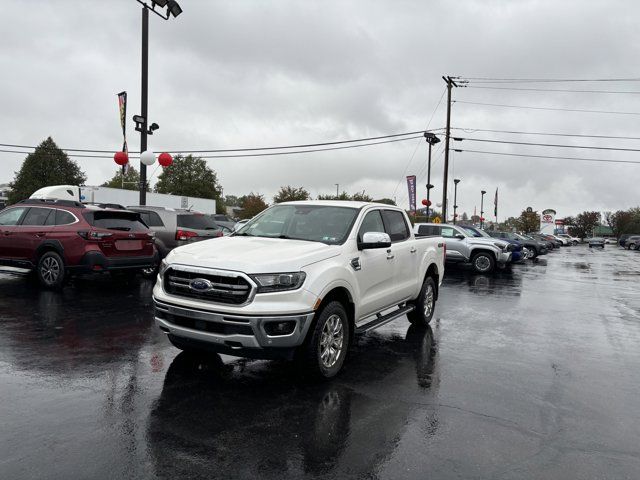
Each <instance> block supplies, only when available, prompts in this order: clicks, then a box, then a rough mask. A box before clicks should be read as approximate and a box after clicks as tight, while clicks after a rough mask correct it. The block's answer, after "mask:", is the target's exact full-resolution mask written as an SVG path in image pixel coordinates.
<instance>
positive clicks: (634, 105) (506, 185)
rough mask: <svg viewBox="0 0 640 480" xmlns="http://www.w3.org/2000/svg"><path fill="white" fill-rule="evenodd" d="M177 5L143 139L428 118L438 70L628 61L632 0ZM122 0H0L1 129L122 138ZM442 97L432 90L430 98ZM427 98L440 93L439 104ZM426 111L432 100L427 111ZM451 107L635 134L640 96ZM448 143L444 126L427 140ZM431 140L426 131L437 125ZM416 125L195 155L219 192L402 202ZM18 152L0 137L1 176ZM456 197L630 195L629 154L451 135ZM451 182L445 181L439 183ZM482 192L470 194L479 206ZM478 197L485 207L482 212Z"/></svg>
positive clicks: (591, 73) (189, 143)
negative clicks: (298, 149)
mask: <svg viewBox="0 0 640 480" xmlns="http://www.w3.org/2000/svg"><path fill="white" fill-rule="evenodd" d="M180 3H181V5H182V8H183V9H184V13H183V14H182V15H181V16H180V17H178V18H177V19H172V20H171V21H168V22H165V21H164V20H162V19H160V18H158V17H156V16H154V15H152V16H151V18H150V61H149V63H150V81H149V89H150V93H149V117H150V120H151V121H153V122H157V123H158V124H159V125H160V130H159V131H158V132H156V134H155V135H154V136H152V137H150V139H149V141H150V147H151V148H152V149H153V150H155V151H156V152H160V151H162V150H179V149H214V148H241V147H252V146H270V145H274V146H275V145H288V144H301V143H315V142H323V141H333V140H345V139H350V138H361V137H368V136H376V135H386V134H393V133H401V132H408V131H414V130H421V129H424V128H425V127H426V126H427V124H428V121H429V119H430V118H431V117H432V115H433V119H432V121H431V124H430V128H441V127H443V126H444V124H445V118H446V101H445V100H446V97H445V98H444V99H443V100H442V102H441V103H440V104H439V100H440V99H441V96H442V94H443V92H444V87H445V85H444V82H443V80H442V78H441V76H442V75H452V76H453V75H460V76H466V77H496V78H514V77H515V78H521V77H526V78H531V77H534V78H614V77H615V78H631V77H640V67H638V58H639V53H640V51H639V50H640V33H639V32H640V31H639V30H638V26H637V20H638V18H640V3H638V2H635V1H631V0H629V1H617V2H616V1H612V0H607V1H604V0H603V1H586V0H579V1H563V2H558V1H557V0H549V1H506V0H505V1H487V0H482V1H464V0H458V1H456V2H453V1H441V2H436V1H400V0H393V1H391V0H388V1H374V0H360V1H344V0H340V1H338V0H335V1H331V0H324V1H304V2H301V1H284V0H277V1H276V0H272V1H248V0H232V1H214V0H181V1H180ZM140 10H141V7H140V6H139V4H138V3H136V1H135V0H111V1H102V2H98V1H92V2H87V1H85V0H75V1H73V0H68V1H64V0H56V1H55V2H51V1H44V0H43V1H37V0H29V1H24V0H15V1H11V0H9V1H7V0H5V1H4V2H3V11H2V19H1V20H0V22H2V29H1V32H2V33H1V35H2V37H1V38H2V41H1V42H0V62H1V64H2V75H0V95H1V97H2V115H1V116H0V132H2V133H1V134H0V143H6V144H24V145H36V144H38V143H39V142H40V141H42V140H43V139H44V138H46V137H47V136H49V135H50V136H52V137H53V138H54V140H55V141H56V142H57V143H58V145H60V146H61V147H65V148H93V149H107V150H109V149H113V150H116V149H118V148H120V146H121V143H122V136H121V130H120V125H119V119H118V110H117V99H116V94H117V93H118V92H120V91H122V90H126V91H127V92H128V94H129V108H128V119H127V122H128V125H127V129H128V132H127V133H128V140H129V146H130V149H132V150H137V149H138V147H139V137H138V135H136V132H135V131H134V130H133V125H132V122H131V116H132V115H133V114H136V113H139V109H140V22H141V20H140V18H141V12H140ZM510 86H515V87H518V88H531V87H534V88H555V89H573V90H576V89H583V90H586V89H589V90H607V91H627V92H629V91H638V92H640V82H626V83H586V84H584V83H577V84H576V83H568V84H566V83H561V84H555V83H554V84H518V85H510ZM453 99H454V100H458V101H467V102H476V103H478V102H479V103H497V104H508V105H521V106H536V107H550V108H565V109H567V108H568V109H583V110H605V111H616V112H640V95H638V94H632V93H628V94H603V93H577V92H549V91H544V92H539V91H511V90H489V89H478V88H458V89H454V91H453ZM438 104H439V106H438ZM437 106H438V108H436V107H437ZM434 111H435V114H434ZM452 126H456V127H466V128H471V129H497V130H515V131H528V132H559V133H570V134H586V135H615V136H638V137H640V128H638V127H639V126H640V115H622V114H602V113H599V114H596V113H585V112H567V111H550V110H534V109H517V108H505V107H493V106H483V105H472V104H463V103H454V104H453V107H452ZM454 133H455V135H463V136H466V137H473V138H484V139H499V140H512V141H525V142H537V143H561V144H573V145H599V146H607V147H611V146H613V147H623V148H640V141H633V140H619V139H591V138H571V137H540V136H522V135H507V134H498V133H487V132H475V133H462V132H460V131H455V132H454ZM442 143H444V142H442ZM440 145H442V144H440ZM456 147H457V148H466V149H473V150H485V151H500V152H512V153H529V154H530V153H534V154H539V155H560V156H573V157H588V158H602V159H623V160H639V161H640V158H639V156H638V155H637V154H636V153H631V152H616V151H607V150H579V149H567V148H547V147H533V146H523V145H503V144H491V143H476V142H468V141H465V142H463V143H462V144H459V143H456ZM426 152H427V149H426V144H425V142H424V141H418V140H410V141H406V142H399V143H392V144H386V145H379V146H370V147H364V148H358V149H350V150H342V151H330V152H323V153H313V154H305V155H290V156H280V157H261V158H250V159H247V158H236V159H228V158H227V159H211V160H209V161H208V162H209V165H210V166H211V168H213V169H214V170H215V171H216V172H217V173H218V176H219V179H220V182H221V184H222V186H223V188H224V192H225V194H233V195H243V194H246V193H248V192H250V191H253V192H258V193H261V194H263V195H265V197H266V198H267V200H268V201H270V200H271V197H273V195H274V193H275V192H276V191H277V190H278V188H279V187H280V186H281V185H294V186H304V187H305V188H306V189H307V190H309V191H310V192H311V194H312V195H313V196H316V195H318V194H322V193H331V192H335V188H336V187H335V184H336V183H339V184H340V190H347V191H348V192H350V193H353V192H356V191H362V190H365V191H366V192H367V193H368V194H370V195H371V196H373V197H376V198H378V197H391V198H394V197H395V198H396V199H397V201H398V202H399V204H400V205H403V206H407V193H406V182H405V180H404V177H405V176H406V175H410V174H415V175H418V202H419V201H420V199H421V198H423V197H424V196H425V184H426V168H425V163H426V156H427V153H426ZM441 153H442V150H441V148H436V149H435V150H434V157H433V159H434V169H433V174H432V175H433V178H432V183H433V184H435V185H436V188H435V189H434V190H433V191H432V195H433V197H435V200H436V201H441V200H438V199H441V197H442V165H443V161H442V154H441ZM23 159H24V156H23V155H16V154H10V153H0V161H1V162H2V163H1V165H2V167H1V169H0V183H3V182H8V181H10V180H12V178H13V174H14V172H15V171H16V170H18V169H19V168H20V165H21V162H22V160H23ZM77 161H78V162H79V163H80V165H81V167H82V169H83V170H84V171H85V172H86V173H87V175H88V181H87V183H88V184H100V183H102V182H104V181H105V180H107V179H108V178H110V177H111V176H112V175H113V173H114V172H115V164H114V162H113V160H109V159H77ZM454 177H456V178H460V179H461V183H460V185H459V189H458V204H459V205H460V211H461V212H462V211H466V212H468V213H469V214H471V213H473V210H474V207H476V206H477V207H478V210H479V206H480V205H479V203H480V190H481V189H484V190H487V191H488V192H489V193H488V194H487V196H486V197H485V205H486V203H489V204H492V202H493V195H494V193H495V189H496V187H499V189H500V212H499V215H500V218H502V217H504V216H506V215H517V214H519V213H520V211H521V210H522V209H524V208H525V207H527V206H531V207H533V208H534V209H537V210H541V209H544V208H555V209H556V210H558V215H559V216H560V217H562V216H565V215H572V214H575V213H578V212H580V211H583V210H614V209H620V208H625V209H626V208H629V207H631V206H638V204H639V203H640V197H639V195H640V194H639V193H638V192H639V191H640V189H639V188H638V185H639V181H640V165H632V164H628V165H625V164H612V163H584V162H570V161H564V160H552V159H535V158H521V157H498V156H492V155H485V154H473V153H454V154H453V156H452V162H451V171H450V178H454ZM450 189H452V185H451V186H450ZM491 210H492V205H491V206H490V207H488V208H487V207H485V211H487V212H488V211H491ZM487 216H489V214H487Z"/></svg>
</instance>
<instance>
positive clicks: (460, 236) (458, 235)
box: [455, 233, 464, 240]
mask: <svg viewBox="0 0 640 480" xmlns="http://www.w3.org/2000/svg"><path fill="white" fill-rule="evenodd" d="M455 238H457V239H458V240H464V235H462V234H461V233H458V234H457V235H456V236H455Z"/></svg>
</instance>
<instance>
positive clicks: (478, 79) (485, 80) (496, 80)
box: [454, 77, 640, 83]
mask: <svg viewBox="0 0 640 480" xmlns="http://www.w3.org/2000/svg"><path fill="white" fill-rule="evenodd" d="M454 78H459V79H461V80H467V81H470V82H474V83H476V82H477V83H503V82H504V83H574V82H575V83H577V82H585V83H588V82H640V78H638V77H632V78H495V77H454Z"/></svg>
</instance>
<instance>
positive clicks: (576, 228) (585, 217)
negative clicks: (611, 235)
mask: <svg viewBox="0 0 640 480" xmlns="http://www.w3.org/2000/svg"><path fill="white" fill-rule="evenodd" d="M598 225H600V213H599V212H582V213H580V214H578V215H577V216H576V219H575V221H574V222H573V226H572V227H571V233H572V234H573V235H575V236H576V237H579V238H581V239H583V238H585V237H587V236H589V235H591V234H592V233H593V229H594V228H596V227H597V226H598Z"/></svg>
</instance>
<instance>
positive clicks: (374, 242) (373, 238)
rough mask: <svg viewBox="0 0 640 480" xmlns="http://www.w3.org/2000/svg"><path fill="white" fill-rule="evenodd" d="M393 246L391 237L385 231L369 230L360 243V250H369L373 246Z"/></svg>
mask: <svg viewBox="0 0 640 480" xmlns="http://www.w3.org/2000/svg"><path fill="white" fill-rule="evenodd" d="M390 246H391V237H389V235H388V234H386V233H383V232H367V233H365V234H364V235H363V236H362V241H361V242H360V243H359V244H358V249H359V250H368V249H371V248H389V247H390Z"/></svg>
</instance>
